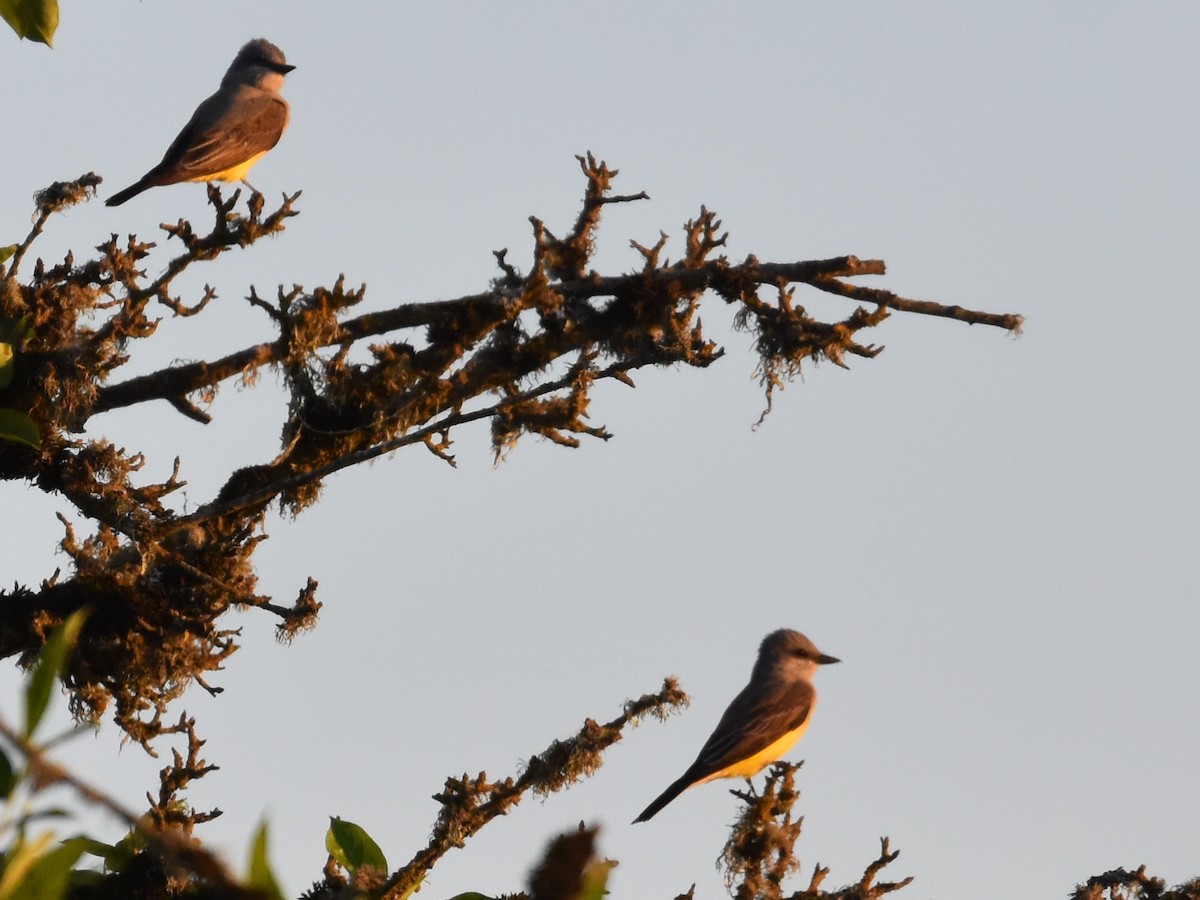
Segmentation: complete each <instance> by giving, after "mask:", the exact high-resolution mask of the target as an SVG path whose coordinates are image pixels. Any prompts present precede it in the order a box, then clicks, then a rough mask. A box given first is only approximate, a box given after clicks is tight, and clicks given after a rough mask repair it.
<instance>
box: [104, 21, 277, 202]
mask: <svg viewBox="0 0 1200 900" xmlns="http://www.w3.org/2000/svg"><path fill="white" fill-rule="evenodd" d="M295 68H296V67H295V66H291V65H288V62H287V60H286V59H285V58H284V56H283V51H282V50H280V49H279V48H278V47H276V46H275V45H274V44H272V43H271V42H270V41H268V40H267V39H266V38H256V39H255V40H252V41H249V42H248V43H247V44H246V45H245V46H243V47H242V49H241V50H239V51H238V54H237V56H235V57H234V58H233V62H232V63H230V64H229V68H228V70H226V72H225V77H223V78H222V79H221V86H220V87H219V88H217V92H216V93H215V94H213V95H212V96H211V97H209V98H208V99H207V100H205V101H204V102H202V103H201V104H200V105H199V106H197V107H196V111H195V112H194V113H192V118H191V120H190V121H189V122H188V123H187V124H186V125H185V126H183V130H182V131H181V132H179V135H178V137H176V138H175V140H174V141H173V142H172V143H171V146H170V147H168V148H167V152H166V153H165V154H164V155H163V158H162V162H160V163H159V164H158V165H157V166H155V167H154V168H153V169H151V170H150V171H149V172H147V173H146V174H145V175H143V176H142V177H141V178H139V179H138V180H137V181H135V182H134V183H133V184H131V185H130V186H129V187H127V188H125V190H123V191H118V192H117V193H115V194H113V195H112V196H111V197H109V198H108V200H107V201H106V204H107V205H108V206H120V205H121V204H122V203H124V202H125V201H126V200H129V199H130V198H131V197H136V196H137V195H138V194H140V193H141V192H142V191H144V190H146V189H147V188H152V187H156V186H158V185H163V184H177V183H178V182H181V181H241V182H243V183H244V184H246V186H247V187H249V188H250V189H251V190H253V186H252V185H250V183H249V182H247V181H246V180H245V179H246V174H247V173H248V172H249V171H250V167H251V166H253V165H254V164H255V163H256V162H258V160H259V159H260V158H261V157H262V156H263V154H264V153H266V152H267V151H268V150H270V149H271V148H272V147H274V146H275V145H276V144H277V143H279V138H280V137H282V136H283V131H284V129H285V128H287V125H288V118H289V116H290V110H289V107H288V103H287V101H286V100H284V99H283V97H282V96H280V94H279V89H280V88H282V87H283V76H284V75H286V74H287V73H288V72H291V71H292V70H293V69H295Z"/></svg>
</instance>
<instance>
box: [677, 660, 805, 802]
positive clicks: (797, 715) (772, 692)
mask: <svg viewBox="0 0 1200 900" xmlns="http://www.w3.org/2000/svg"><path fill="white" fill-rule="evenodd" d="M815 698H816V691H815V690H813V686H812V685H811V684H810V683H809V682H807V681H793V682H790V683H788V684H785V685H779V684H769V685H766V686H762V685H754V684H748V685H746V687H745V688H744V689H743V690H742V692H741V693H740V694H738V695H737V697H736V698H734V701H733V702H732V703H730V704H729V707H728V708H727V709H726V710H725V713H724V715H722V716H721V721H720V722H718V723H717V727H716V728H715V729H714V730H713V733H712V734H711V735H710V736H709V738H708V740H707V741H705V743H704V746H703V747H702V748H701V749H700V754H699V755H698V756H697V757H696V762H695V763H694V764H693V765H692V771H693V774H694V775H695V778H696V779H700V778H705V777H707V776H709V775H711V774H713V773H714V772H720V771H721V770H722V769H725V768H727V767H728V766H731V765H733V764H734V763H738V762H741V761H742V760H745V759H749V758H750V757H752V756H754V755H755V754H756V753H758V752H760V751H761V750H765V749H766V748H767V747H769V746H771V744H773V743H775V741H777V740H779V739H780V738H781V737H783V736H784V735H785V734H787V733H788V732H789V731H794V730H795V729H797V728H799V727H800V726H801V725H803V724H804V721H805V720H806V719H807V718H808V716H809V713H810V712H811V711H812V706H813V700H814V699H815Z"/></svg>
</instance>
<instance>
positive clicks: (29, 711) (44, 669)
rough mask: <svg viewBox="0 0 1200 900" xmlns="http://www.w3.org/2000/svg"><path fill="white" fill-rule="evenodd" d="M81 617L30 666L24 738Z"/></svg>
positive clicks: (61, 629) (60, 630)
mask: <svg viewBox="0 0 1200 900" xmlns="http://www.w3.org/2000/svg"><path fill="white" fill-rule="evenodd" d="M0 412H3V410H0ZM85 618H87V610H84V609H77V610H75V612H73V613H71V615H70V616H68V617H67V620H66V621H65V622H63V623H62V624H61V625H59V626H58V627H57V628H55V629H54V633H53V634H51V635H50V639H49V640H47V641H46V646H44V647H43V648H42V652H41V653H40V654H39V655H38V661H37V665H36V666H34V669H33V675H31V676H30V678H29V684H28V686H27V687H26V688H25V737H26V738H29V737H32V736H33V732H34V730H35V729H36V728H37V727H38V724H39V723H40V722H41V721H42V716H44V715H45V714H46V707H47V706H48V705H49V703H50V692H51V691H53V690H54V685H55V684H57V683H58V678H59V676H60V675H61V674H62V671H63V667H64V666H65V665H66V662H67V657H68V656H70V654H71V650H72V649H74V647H75V641H76V639H77V638H78V637H79V629H80V628H82V627H83V620H84V619H85Z"/></svg>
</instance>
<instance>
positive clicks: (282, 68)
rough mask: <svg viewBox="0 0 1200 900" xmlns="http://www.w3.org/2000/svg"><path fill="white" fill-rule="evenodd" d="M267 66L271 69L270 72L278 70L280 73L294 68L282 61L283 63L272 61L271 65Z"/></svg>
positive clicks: (282, 73) (283, 73) (284, 73)
mask: <svg viewBox="0 0 1200 900" xmlns="http://www.w3.org/2000/svg"><path fill="white" fill-rule="evenodd" d="M269 68H270V69H271V71H272V72H278V73H279V74H280V75H286V74H287V73H288V72H290V71H292V69H294V68H296V67H295V66H289V65H287V64H286V63H283V64H280V63H274V64H272V65H271V66H269Z"/></svg>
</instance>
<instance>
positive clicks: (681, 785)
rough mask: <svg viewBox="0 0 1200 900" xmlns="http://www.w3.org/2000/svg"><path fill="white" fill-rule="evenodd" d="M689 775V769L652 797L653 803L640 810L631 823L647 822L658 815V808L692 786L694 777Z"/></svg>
mask: <svg viewBox="0 0 1200 900" xmlns="http://www.w3.org/2000/svg"><path fill="white" fill-rule="evenodd" d="M691 776H692V773H691V771H690V770H689V771H688V772H687V773H686V774H684V775H683V777H681V778H679V779H678V780H676V781H674V782H672V784H671V786H670V787H669V788H667V789H666V790H665V791H663V792H662V793H661V794H659V795H658V796H657V797H655V798H654V802H653V803H651V804H650V805H649V806H647V807H646V808H645V809H643V810H642V812H641V815H639V816H638V817H637V818H636V819H634V820H633V824H634V825H636V824H637V823H638V822H648V821H649V820H650V819H653V818H654V817H655V816H656V815H658V813H659V810H661V809H662V808H663V807H664V806H666V805H667V804H668V803H670V802H671V801H672V800H674V799H675V798H676V797H678V796H679V795H680V794H682V793H683V792H684V791H686V790H687V789H688V788H690V787H691V786H692V783H693V782H694V780H695V779H694V777H691Z"/></svg>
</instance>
